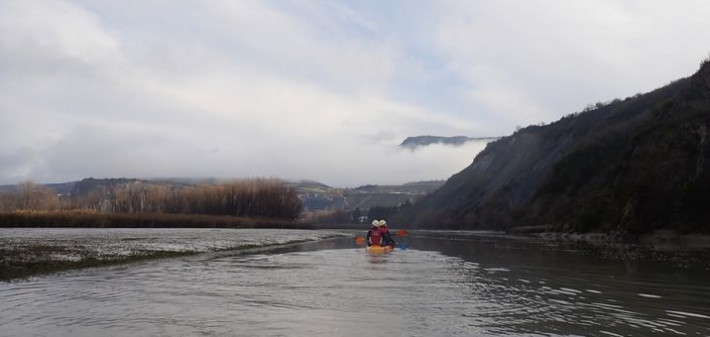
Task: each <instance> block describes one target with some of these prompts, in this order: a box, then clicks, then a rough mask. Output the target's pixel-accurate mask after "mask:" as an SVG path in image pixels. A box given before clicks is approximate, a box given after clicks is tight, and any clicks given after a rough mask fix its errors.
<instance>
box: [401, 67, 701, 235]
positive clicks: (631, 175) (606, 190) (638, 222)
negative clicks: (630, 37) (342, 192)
mask: <svg viewBox="0 0 710 337" xmlns="http://www.w3.org/2000/svg"><path fill="white" fill-rule="evenodd" d="M708 126H710V60H706V61H704V62H703V64H702V65H701V68H700V70H699V71H698V72H697V73H696V74H694V75H693V76H691V77H689V78H684V79H680V80H678V81H675V82H672V83H670V84H668V85H666V86H664V87H662V88H659V89H657V90H654V91H652V92H649V93H646V94H642V95H636V96H634V97H629V98H626V99H624V100H614V101H612V102H608V103H597V104H595V105H591V106H590V107H589V108H587V109H585V111H583V112H580V113H574V114H570V115H568V116H566V117H564V118H562V119H560V120H559V121H556V122H554V123H551V124H549V125H538V126H529V127H527V128H523V129H520V130H518V131H516V132H515V133H514V134H512V135H510V136H507V137H503V138H501V139H498V140H496V141H494V142H491V143H489V144H488V146H487V147H486V149H485V150H484V151H482V152H481V153H479V154H478V155H477V156H476V158H475V160H474V161H473V163H472V164H471V165H470V166H468V167H467V168H465V169H464V170H463V171H461V172H459V173H457V174H456V175H454V176H452V177H451V178H450V179H449V180H448V181H447V182H446V183H445V184H444V186H442V187H441V188H440V189H439V190H437V191H435V192H434V193H432V194H430V195H428V196H426V197H424V198H422V199H420V201H419V202H417V203H416V204H415V205H413V207H412V208H411V211H409V212H407V213H402V214H400V215H399V219H398V221H402V222H407V223H410V224H412V226H415V227H435V228H452V229H496V230H507V229H511V228H513V227H521V226H544V227H545V228H547V229H552V230H558V231H576V232H590V231H600V232H610V233H616V234H620V235H638V234H642V233H646V232H650V231H653V230H656V229H675V230H680V231H681V232H695V233H697V232H708V231H710V211H708V210H707V207H706V205H707V200H710V170H709V168H708V156H709V155H710V142H708Z"/></svg>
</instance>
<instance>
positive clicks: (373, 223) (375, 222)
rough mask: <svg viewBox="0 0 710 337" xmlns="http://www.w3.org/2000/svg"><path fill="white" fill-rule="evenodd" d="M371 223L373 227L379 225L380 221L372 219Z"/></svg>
mask: <svg viewBox="0 0 710 337" xmlns="http://www.w3.org/2000/svg"><path fill="white" fill-rule="evenodd" d="M372 225H373V226H375V227H380V221H379V220H372Z"/></svg>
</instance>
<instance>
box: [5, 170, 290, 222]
mask: <svg viewBox="0 0 710 337" xmlns="http://www.w3.org/2000/svg"><path fill="white" fill-rule="evenodd" d="M301 209H302V203H301V200H300V199H299V197H298V194H297V192H296V191H295V190H294V189H293V188H290V187H288V186H286V185H284V184H283V183H282V182H281V181H280V180H277V179H247V180H235V181H230V182H226V183H220V184H203V185H192V186H173V185H166V184H159V183H153V182H145V181H131V182H127V183H123V184H117V185H112V186H100V187H98V188H96V189H93V190H91V191H89V192H87V193H83V194H81V195H76V196H74V195H72V196H61V195H58V194H57V193H56V192H55V191H54V190H52V189H50V188H47V187H45V186H42V185H38V184H35V183H34V182H31V181H27V182H23V183H20V184H19V185H18V186H17V187H16V188H15V189H14V190H12V191H7V192H4V193H0V211H5V212H7V211H18V210H20V211H21V210H25V211H52V210H87V211H92V212H100V213H109V214H138V213H167V214H206V215H231V216H238V217H265V218H282V219H296V218H297V217H298V216H299V215H300V213H301Z"/></svg>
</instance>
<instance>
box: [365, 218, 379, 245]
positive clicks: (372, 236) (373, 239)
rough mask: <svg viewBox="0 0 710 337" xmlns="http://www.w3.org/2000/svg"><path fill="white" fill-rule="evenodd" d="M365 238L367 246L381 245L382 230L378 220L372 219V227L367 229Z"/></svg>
mask: <svg viewBox="0 0 710 337" xmlns="http://www.w3.org/2000/svg"><path fill="white" fill-rule="evenodd" d="M365 239H366V240H365V242H366V243H367V245H368V246H372V245H377V246H382V232H381V231H380V221H379V220H372V227H370V230H369V231H367V237H366V238H365Z"/></svg>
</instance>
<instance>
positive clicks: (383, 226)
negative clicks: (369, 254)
mask: <svg viewBox="0 0 710 337" xmlns="http://www.w3.org/2000/svg"><path fill="white" fill-rule="evenodd" d="M378 228H379V230H380V233H382V245H383V246H392V247H396V246H397V242H395V241H394V239H393V238H392V234H390V229H389V228H387V221H385V220H380V226H379V227H378Z"/></svg>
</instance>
